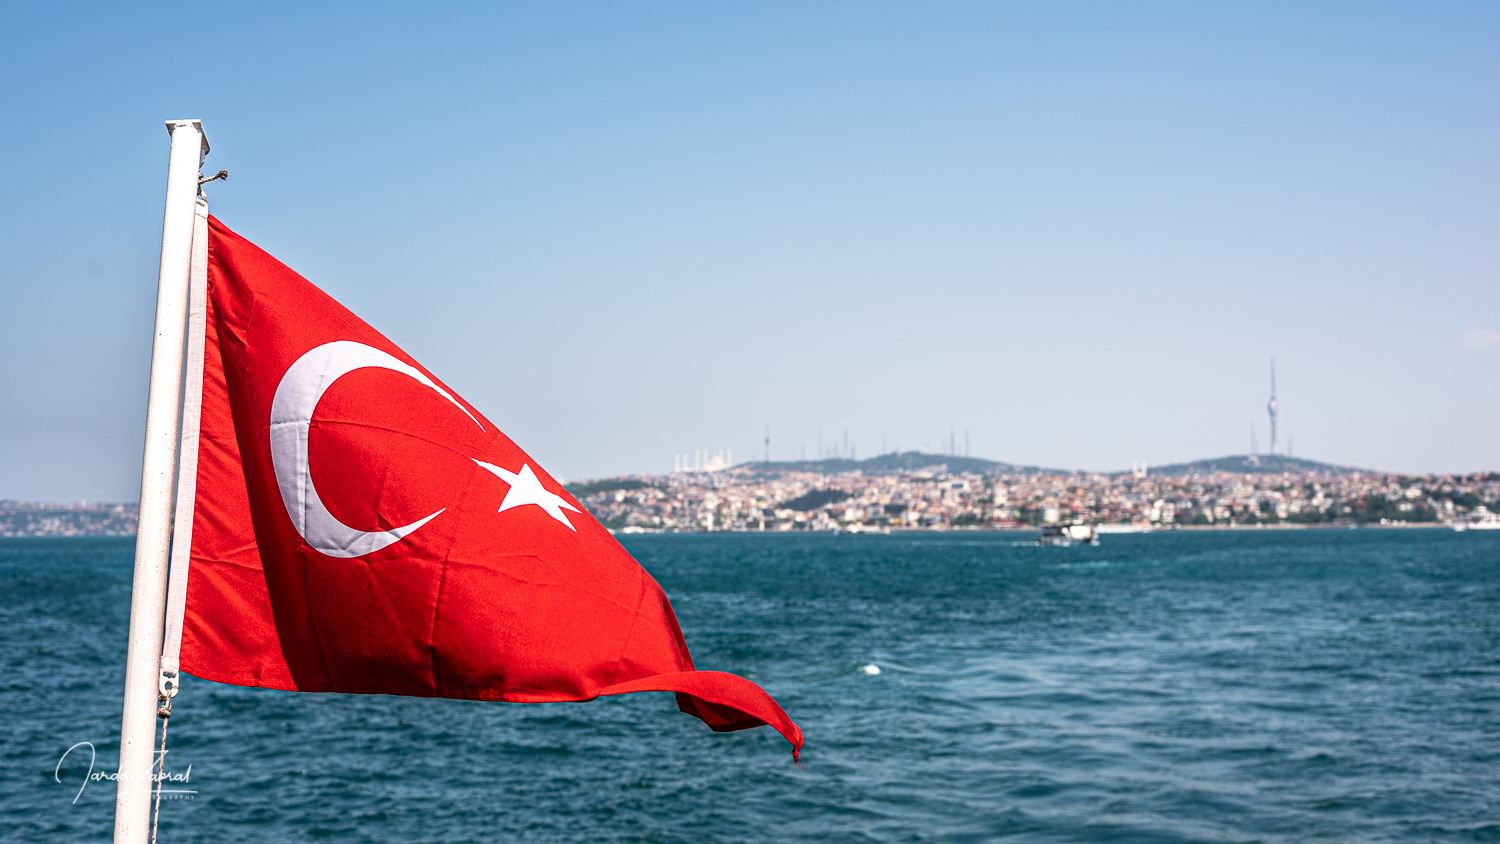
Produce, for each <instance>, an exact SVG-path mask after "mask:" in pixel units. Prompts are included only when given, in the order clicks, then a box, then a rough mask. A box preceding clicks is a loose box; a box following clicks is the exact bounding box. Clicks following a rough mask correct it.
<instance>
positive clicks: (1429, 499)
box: [0, 452, 1500, 537]
mask: <svg viewBox="0 0 1500 844" xmlns="http://www.w3.org/2000/svg"><path fill="white" fill-rule="evenodd" d="M683 465H686V463H685V461H680V462H679V470H678V471H675V472H672V473H671V474H667V475H635V476H630V477H622V478H608V479H602V480H594V481H582V482H575V483H570V484H568V485H567V488H568V490H569V491H570V492H572V493H573V494H574V496H575V497H576V498H577V499H578V500H579V502H580V503H581V504H583V505H584V506H585V507H586V508H587V509H588V510H589V512H591V513H592V514H593V515H594V516H595V517H596V518H598V519H599V520H600V521H601V522H603V523H604V525H605V526H606V527H608V528H610V529H611V530H615V531H620V532H625V533H644V532H658V531H661V532H684V531H692V532H701V531H805V530H811V531H833V530H842V531H853V532H860V531H886V530H981V529H990V530H998V529H1025V528H1032V529H1035V528H1037V527H1040V526H1044V525H1048V524H1070V523H1086V524H1092V525H1101V526H1116V527H1117V528H1119V529H1142V530H1145V529H1177V528H1200V529H1201V528H1237V527H1277V526H1280V527H1296V526H1306V527H1312V526H1318V525H1325V526H1357V525H1395V526H1402V525H1407V526H1414V525H1440V524H1447V525H1463V524H1466V523H1469V522H1478V521H1488V520H1493V519H1495V518H1496V516H1495V515H1494V514H1495V513H1500V473H1493V472H1491V473H1483V474H1473V475H1428V476H1421V477H1416V476H1410V477H1409V476H1403V475H1396V474H1389V473H1383V472H1372V471H1360V470H1354V469H1347V468H1343V467H1336V466H1328V465H1326V464H1321V463H1315V462H1313V461H1310V460H1302V459H1297V458H1290V457H1282V456H1265V455H1263V456H1259V457H1257V456H1252V455H1244V456H1239V457H1227V458H1220V459H1218V460H1212V461H1202V462H1200V463H1197V464H1181V465H1176V466H1164V467H1160V468H1159V469H1148V468H1146V467H1138V468H1137V469H1135V470H1133V471H1130V472H1123V473H1112V474H1107V473H1087V472H1068V471H1060V470H1054V469H1042V468H1038V467H1023V466H1012V465H1009V464H1005V463H996V462H993V461H988V460H980V459H976V458H971V457H961V456H951V455H949V456H943V455H930V454H921V453H918V452H905V453H901V454H890V455H883V456H881V457H876V458H870V459H867V460H852V459H827V460H814V461H800V462H795V463H742V464H739V465H734V466H731V465H729V464H728V463H727V461H708V462H706V463H704V464H702V465H701V467H699V468H692V469H687V468H681V467H682V466H683ZM136 518H137V507H136V505H135V504H133V503H131V504H109V503H90V502H77V503H73V504H40V503H35V502H21V501H0V537H18V536H131V535H133V534H134V533H135V528H136Z"/></svg>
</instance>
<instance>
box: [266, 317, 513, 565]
mask: <svg viewBox="0 0 1500 844" xmlns="http://www.w3.org/2000/svg"><path fill="white" fill-rule="evenodd" d="M366 367H377V368H379V369H389V370H391V371H392V372H399V373H401V374H402V375H405V376H407V377H409V378H412V379H414V380H416V381H417V382H419V383H422V384H425V385H426V386H428V387H431V388H432V389H434V390H436V391H437V393H438V394H439V395H441V396H442V397H443V398H445V399H447V400H448V401H450V402H453V405H454V407H457V408H458V409H459V410H462V411H463V412H464V415H465V416H467V417H469V418H470V419H473V420H474V424H475V425H479V428H480V430H484V425H482V424H480V422H479V420H478V419H474V414H472V413H470V412H469V411H468V410H466V409H465V408H464V406H463V405H461V404H459V403H458V400H457V399H455V398H453V396H452V395H450V394H449V393H448V391H446V390H444V389H443V388H442V387H439V386H438V385H436V384H434V383H432V379H431V378H428V377H427V376H426V375H423V374H422V372H421V371H420V370H418V369H417V368H416V367H413V366H409V365H407V364H405V363H402V362H401V361H399V360H397V359H396V358H394V357H392V356H391V355H388V354H386V353H385V352H382V351H380V350H379V349H376V348H372V347H370V346H366V345H365V344H363V343H355V342H353V341H352V340H338V341H336V342H333V343H324V344H323V345H321V346H318V347H317V348H315V349H313V350H311V351H309V352H307V353H306V354H304V355H303V356H302V357H300V358H297V362H296V363H294V364H292V365H291V366H290V367H289V368H288V369H287V371H286V374H285V375H282V376H281V383H280V384H278V385H276V396H275V398H273V399H272V400H271V466H272V468H273V469H274V470H275V472H276V485H277V486H278V487H280V488H281V502H282V503H283V504H285V505H286V512H287V515H288V516H291V517H292V524H293V525H294V526H295V527H296V528H297V534H298V535H299V536H301V537H302V539H303V540H304V541H305V542H307V544H308V545H310V546H312V548H313V549H314V550H316V551H317V552H318V553H320V554H326V555H328V556H330V557H343V558H348V557H359V556H362V555H364V554H369V553H372V552H374V551H379V550H380V549H382V548H384V547H386V546H387V545H390V544H392V543H395V542H399V541H400V540H401V538H402V537H404V536H406V535H407V534H410V533H411V532H412V531H414V530H416V529H417V528H419V527H421V526H422V525H425V524H427V523H428V522H430V521H432V520H433V519H434V518H435V517H437V515H438V513H441V512H443V511H442V510H439V511H437V513H433V514H432V515H430V516H427V517H426V518H423V519H418V520H417V521H415V522H412V523H411V524H409V525H405V526H403V527H398V528H392V529H390V530H377V531H368V530H357V529H355V528H352V527H349V526H348V525H346V524H344V523H343V522H341V521H339V520H338V519H337V518H335V517H334V515H333V514H332V513H330V512H328V508H327V507H325V506H323V500H322V499H321V498H319V497H318V490H317V488H316V487H314V486H313V480H312V473H311V471H310V465H309V463H308V460H307V430H308V427H309V426H310V425H311V424H312V416H313V410H315V409H316V408H317V406H318V400H319V399H321V398H323V394H324V393H325V392H327V391H328V388H329V387H332V386H333V382H335V381H337V380H339V379H340V378H342V377H344V376H345V375H348V374H349V373H350V372H353V371H354V370H356V369H364V368H366ZM443 509H447V508H446V507H445V508H443Z"/></svg>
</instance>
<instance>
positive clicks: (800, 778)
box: [0, 529, 1500, 844]
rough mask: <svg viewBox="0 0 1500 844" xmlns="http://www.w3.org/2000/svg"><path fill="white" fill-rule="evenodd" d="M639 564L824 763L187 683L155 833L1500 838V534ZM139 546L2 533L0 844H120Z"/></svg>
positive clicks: (982, 545) (829, 547)
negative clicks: (117, 773)
mask: <svg viewBox="0 0 1500 844" xmlns="http://www.w3.org/2000/svg"><path fill="white" fill-rule="evenodd" d="M623 541H624V542H625V544H626V546H627V547H628V548H629V549H630V550H631V551H632V552H633V553H634V554H635V555H636V557H637V558H638V559H639V560H640V561H641V563H642V564H643V565H644V566H645V567H646V568H647V569H648V570H649V571H650V572H651V574H652V575H653V576H654V577H655V578H656V579H657V580H658V581H659V582H660V583H661V584H662V585H663V587H665V589H666V591H667V593H668V595H669V596H670V597H671V599H672V602H673V604H674V606H675V607H676V610H677V614H678V617H679V618H680V620H681V623H682V627H683V631H684V633H685V634H686V637H687V640H688V644H689V645H690V647H691V648H692V650H693V654H694V657H695V659H696V660H697V663H698V665H699V667H701V668H714V669H722V670H727V671H733V672H736V673H739V674H741V675H744V676H746V677H749V678H751V679H753V680H755V681H757V682H759V683H761V684H762V685H764V686H765V688H766V689H767V690H769V691H770V692H771V693H772V694H773V695H775V697H776V698H777V699H778V700H779V701H780V702H781V703H782V704H783V706H785V708H786V709H787V711H788V712H789V713H790V714H791V716H792V717H793V718H794V719H795V720H796V721H797V722H798V723H799V724H800V725H801V726H802V728H803V730H804V731H805V732H806V735H807V746H806V750H805V754H804V759H803V766H802V767H798V766H797V765H795V764H793V762H792V755H791V751H790V747H789V745H787V743H786V742H785V741H784V740H783V739H781V738H780V737H779V736H778V735H777V734H776V733H774V732H773V731H771V730H770V729H768V728H761V729H756V730H749V731H745V732H740V733H732V734H726V735H718V734H715V733H712V732H710V731H709V730H708V729H707V728H705V727H704V726H703V725H702V724H701V723H699V722H698V721H696V720H694V719H692V718H690V717H688V716H686V715H682V714H680V713H678V712H677V711H676V707H675V706H674V704H673V701H672V698H671V696H670V695H665V694H638V695H628V696H624V697H618V698H608V699H601V700H597V701H593V702H589V703H577V704H545V705H510V704H497V703H480V702H467V701H447V700H425V699H414V698H398V697H386V696H358V695H328V694H299V693H291V692H276V691H267V690H261V689H245V688H238V687H234V686H225V685H219V684H216V683H211V682H208V681H203V680H197V679H193V678H189V679H187V680H186V681H185V683H184V686H183V689H182V693H181V694H180V695H179V696H178V698H177V701H176V705H175V709H174V715H173V717H172V719H171V728H170V733H169V736H168V740H167V747H168V752H167V759H166V765H165V767H166V769H167V771H168V772H169V774H171V777H170V779H169V782H168V783H166V784H164V789H165V790H167V791H168V792H169V793H167V794H166V799H164V800H163V801H162V807H161V821H160V837H159V841H160V842H162V844H179V842H180V843H181V844H186V842H213V844H222V842H237V841H277V842H287V841H290V842H301V841H340V842H342V841H348V842H497V841H505V842H512V841H519V842H531V841H537V842H552V841H568V842H572V841H578V842H584V841H587V842H596V841H597V842H617V841H618V842H626V841H639V842H740V841H744V842H759V841H769V842H802V841H806V842H819V844H832V842H925V841H932V842H986V841H1015V842H1091V841H1100V842H1104V841H1108V842H1220V841H1223V842H1309V841H1340V842H1342V841H1348V842H1387V841H1391V842H1395V841H1401V842H1406V841H1411V842H1446V841H1500V532H1493V533H1481V532H1468V533H1455V532H1452V531H1445V530H1421V529H1400V530H1397V529H1390V530H1380V529H1360V530H1335V529H1324V530H1238V531H1176V532H1159V533H1151V534H1142V535H1106V536H1104V537H1103V539H1102V542H1101V544H1100V545H1099V546H1098V547H1073V548H1041V547H1037V546H1036V545H1035V544H1034V534H1033V535H1028V534H1024V533H1013V532H964V533H959V532H953V533H907V534H892V535H885V536H870V535H860V536H851V535H787V534H774V535H767V534H748V535H747V534H704V535H640V536H628V537H623ZM131 555H132V541H131V540H129V539H82V538H80V539H5V540H0V643H3V649H0V653H3V656H4V676H3V679H0V725H3V734H0V774H3V776H0V840H3V841H5V842H32V841H35V842H43V841H45V842H57V841H68V842H74V841H105V840H107V839H108V838H109V836H110V831H111V823H112V817H113V806H114V787H113V782H111V781H110V779H109V777H110V776H111V775H112V774H113V771H114V766H115V763H116V759H117V755H118V750H119V745H118V739H117V735H118V730H119V719H120V695H121V686H122V682H123V667H122V664H123V661H124V657H125V626H126V619H127V615H128V610H129V600H130V595H129V588H130V567H131Z"/></svg>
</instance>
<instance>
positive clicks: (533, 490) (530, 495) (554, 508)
mask: <svg viewBox="0 0 1500 844" xmlns="http://www.w3.org/2000/svg"><path fill="white" fill-rule="evenodd" d="M470 459H471V460H472V459H473V458H470ZM474 462H475V463H478V464H479V465H480V466H483V467H484V468H485V469H488V470H489V471H490V473H491V474H493V475H494V476H495V477H497V478H499V479H500V480H502V481H505V482H506V483H508V484H510V489H509V490H507V491H506V493H505V499H504V500H503V501H501V502H500V512H501V513H504V512H505V511H506V510H509V509H510V508H512V507H521V506H524V505H527V504H535V505H536V506H538V507H540V508H542V509H543V510H546V511H547V515H549V516H551V517H552V518H554V519H557V520H558V521H559V522H562V523H563V524H565V525H567V526H568V530H571V531H573V532H574V533H577V532H578V528H575V527H573V523H572V522H569V521H568V517H567V516H565V515H563V511H564V510H572V511H573V512H575V513H577V512H578V508H577V507H574V506H573V505H572V504H569V503H568V502H566V501H564V500H563V497H562V496H561V495H558V494H557V493H555V492H548V491H547V490H546V489H545V488H544V487H543V486H542V482H541V480H540V479H539V478H537V476H536V473H535V472H533V471H531V465H530V464H528V463H522V464H521V471H519V472H511V471H508V470H506V469H502V468H500V467H499V466H496V465H495V464H493V463H486V462H484V461H483V460H475V461H474Z"/></svg>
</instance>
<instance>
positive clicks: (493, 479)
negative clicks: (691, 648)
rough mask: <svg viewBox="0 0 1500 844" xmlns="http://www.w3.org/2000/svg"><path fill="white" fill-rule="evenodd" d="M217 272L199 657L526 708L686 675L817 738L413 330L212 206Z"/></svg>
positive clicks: (199, 535)
mask: <svg viewBox="0 0 1500 844" xmlns="http://www.w3.org/2000/svg"><path fill="white" fill-rule="evenodd" d="M208 287H209V296H208V329H207V337H206V343H205V365H204V376H203V378H204V383H203V414H202V427H201V434H200V437H201V438H200V446H199V463H198V485H197V498H196V506H195V509H194V516H193V534H192V563H191V568H190V570H189V571H190V574H189V580H188V589H187V610H186V613H185V616H184V621H183V636H182V670H183V671H186V672H188V673H189V674H193V675H194V676H197V677H202V678H204V679H208V680H214V681H217V682H221V683H232V684H235V685H241V686H263V687H267V688H273V689H288V690H297V691H306V692H352V693H358V694H394V695H412V696H418V697H445V698H463V699H469V700H497V701H510V702H517V703H537V702H551V701H582V700H591V699H593V698H595V697H597V696H599V695H613V694H624V693H627V692H640V691H670V692H676V693H677V703H678V707H679V708H680V709H681V710H682V711H683V712H686V713H688V714H690V715H694V716H696V717H698V718H700V719H702V720H703V721H704V723H706V724H708V726H709V727H710V728H712V729H714V730H715V731H719V732H728V731H732V730H742V729H746V728H749V727H757V726H762V725H770V726H771V727H774V728H775V729H776V730H777V731H779V732H780V733H781V734H782V735H783V736H785V737H786V739H787V741H789V742H791V743H792V748H793V756H794V758H795V757H796V756H798V755H799V754H800V751H801V748H802V731H801V729H799V728H798V727H797V725H796V724H794V723H792V721H791V719H790V718H788V717H787V715H786V713H785V712H784V711H783V710H782V708H781V707H780V706H779V705H778V704H777V703H776V701H775V700H773V699H772V698H771V696H770V695H768V694H767V693H766V692H765V691H764V690H763V689H761V688H760V687H759V686H757V685H756V684H754V683H752V682H750V681H749V680H745V679H743V678H741V677H737V676H735V675H733V674H727V673H724V672H718V671H698V670H696V669H695V668H694V666H693V659H692V656H691V655H690V654H689V653H688V648H687V643H686V642H685V641H684V640H683V636H682V631H681V629H680V628H679V627H678V624H677V618H676V616H675V615H674V614H673V612H672V605H671V604H670V603H669V602H668V601H667V597H666V595H665V593H663V591H662V589H661V587H660V586H659V585H657V583H656V581H655V580H653V579H652V578H651V576H650V575H649V574H647V573H646V571H645V570H644V569H643V568H641V566H640V564H639V563H637V562H636V561H635V560H634V559H633V558H632V557H631V556H630V554H629V553H628V552H627V551H626V550H625V549H624V548H623V547H621V545H620V544H619V543H618V542H617V541H616V540H615V538H614V537H613V536H612V535H611V534H610V533H609V531H608V530H606V529H605V528H604V527H603V526H602V525H600V524H599V523H598V521H596V520H595V519H594V518H593V517H592V516H590V515H589V514H588V513H587V512H586V511H585V510H584V509H583V507H582V506H580V505H579V503H578V502H577V500H575V499H574V498H573V497H572V496H571V495H570V494H568V492H567V490H565V489H563V487H562V485H561V484H559V483H558V482H557V481H555V480H554V479H553V478H552V477H551V476H550V475H548V474H547V473H546V471H544V470H543V469H542V468H541V467H540V466H538V465H537V464H536V461H534V460H532V459H531V458H530V457H529V456H528V455H527V454H526V453H525V452H524V451H522V450H521V449H520V448H519V447H518V446H517V445H516V444H515V443H513V442H511V441H510V439H509V438H508V437H506V436H505V434H503V433H501V432H500V431H499V430H498V429H497V428H496V427H495V426H494V425H493V424H491V423H490V422H489V421H488V420H486V419H485V418H484V416H483V415H481V414H480V413H479V411H478V410H476V409H475V408H473V407H471V406H470V405H469V404H467V403H466V402H464V401H463V399H461V398H460V397H459V396H458V395H457V394H456V393H454V392H453V391H452V390H450V389H448V388H447V387H446V386H445V385H444V384H443V383H442V382H441V381H439V380H438V379H437V378H436V377H435V376H433V375H432V374H431V373H430V372H428V371H427V370H425V369H423V368H422V367H421V365H420V364H418V363H417V362H416V361H415V360H412V359H411V357H409V356H408V355H407V354H405V353H404V352H402V351H401V350H400V349H399V348H397V347H396V346H395V344H393V343H391V342H390V341H389V340H387V339H386V338H385V337H383V336H382V335H381V334H380V333H379V332H377V331H375V330H374V329H373V328H371V327H370V326H368V325H366V324H365V323H364V322H362V321H360V320H359V319H358V318H357V317H355V316H354V315H353V314H352V313H350V312H349V311H348V310H346V309H345V308H344V307H342V306H341V305H339V304H338V303H337V302H335V301H334V300H333V299H332V298H330V297H329V296H328V295H327V294H325V293H323V292H322V291H321V290H319V289H318V288H316V287H314V286H313V285H312V284H311V283H309V282H308V281H307V280H305V279H303V278H302V277H301V276H299V275H297V274H296V273H294V272H292V271H291V270H290V269H288V268H287V267H286V266H284V265H282V264H281V263H280V262H278V261H277V260H276V259H275V258H272V257H271V256H270V255H268V254H266V253H265V252H264V251H262V250H261V249H259V248H258V247H256V246H255V245H254V244H252V243H250V242H249V241H248V240H245V239H244V238H242V237H240V236H238V235H236V234H235V233H234V232H232V231H230V230H229V229H228V228H226V227H225V226H224V225H223V224H222V223H220V222H219V221H218V220H216V219H213V218H210V219H209V266H208Z"/></svg>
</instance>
